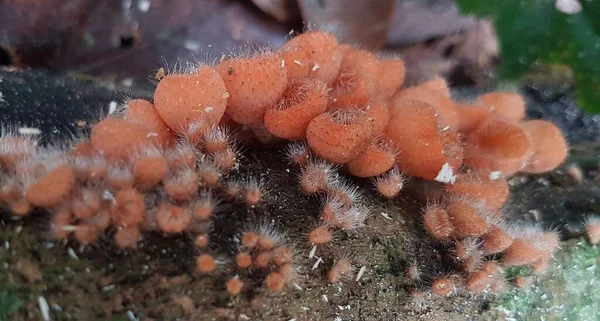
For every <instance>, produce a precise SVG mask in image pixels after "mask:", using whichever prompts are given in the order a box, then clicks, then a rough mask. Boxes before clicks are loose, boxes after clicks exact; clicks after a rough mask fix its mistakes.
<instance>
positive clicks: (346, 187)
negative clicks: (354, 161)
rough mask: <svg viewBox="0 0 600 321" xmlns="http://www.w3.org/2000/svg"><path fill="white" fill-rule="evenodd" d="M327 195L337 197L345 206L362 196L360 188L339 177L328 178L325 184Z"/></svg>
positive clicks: (357, 200)
mask: <svg viewBox="0 0 600 321" xmlns="http://www.w3.org/2000/svg"><path fill="white" fill-rule="evenodd" d="M327 195H328V196H331V197H334V198H336V199H338V200H339V201H340V202H342V204H344V205H346V206H351V205H352V204H356V203H358V202H359V201H360V199H361V198H362V194H361V193H360V188H359V187H358V186H356V185H353V184H352V183H350V182H349V181H347V180H344V179H342V178H341V177H336V179H334V180H330V182H329V184H328V186H327Z"/></svg>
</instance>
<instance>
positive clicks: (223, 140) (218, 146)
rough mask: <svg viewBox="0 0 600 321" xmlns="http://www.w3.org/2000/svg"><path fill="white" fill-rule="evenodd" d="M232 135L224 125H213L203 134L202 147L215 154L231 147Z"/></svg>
mask: <svg viewBox="0 0 600 321" xmlns="http://www.w3.org/2000/svg"><path fill="white" fill-rule="evenodd" d="M230 139H231V135H230V134H229V133H228V132H227V130H226V129H225V128H224V127H221V126H213V127H211V128H210V129H209V130H207V131H206V132H205V133H204V134H203V135H202V147H204V150H205V151H206V152H207V153H208V154H214V153H216V152H219V151H222V150H225V149H227V147H229V145H230V144H229V141H230Z"/></svg>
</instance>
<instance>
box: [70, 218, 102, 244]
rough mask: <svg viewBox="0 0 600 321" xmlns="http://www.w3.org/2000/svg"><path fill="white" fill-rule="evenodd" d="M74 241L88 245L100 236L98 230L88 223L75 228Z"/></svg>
mask: <svg viewBox="0 0 600 321" xmlns="http://www.w3.org/2000/svg"><path fill="white" fill-rule="evenodd" d="M74 235H75V239H76V240H77V242H79V243H80V244H82V245H88V244H91V243H92V242H94V241H95V240H96V239H97V238H98V236H99V235H100V230H99V229H98V228H97V227H96V226H94V225H92V224H88V223H80V224H78V225H77V226H76V227H75V233H74Z"/></svg>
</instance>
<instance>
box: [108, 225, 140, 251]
mask: <svg viewBox="0 0 600 321" xmlns="http://www.w3.org/2000/svg"><path fill="white" fill-rule="evenodd" d="M140 237H141V235H140V230H139V229H138V228H137V226H132V227H125V228H120V229H118V230H117V232H116V233H115V236H114V238H115V244H117V246H118V247H119V248H121V249H134V248H135V247H136V246H137V243H138V241H139V240H140Z"/></svg>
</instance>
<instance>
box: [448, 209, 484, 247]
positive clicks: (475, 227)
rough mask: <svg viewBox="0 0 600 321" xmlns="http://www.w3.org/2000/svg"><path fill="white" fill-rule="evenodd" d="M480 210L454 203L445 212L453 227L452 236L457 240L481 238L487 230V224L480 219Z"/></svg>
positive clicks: (482, 218)
mask: <svg viewBox="0 0 600 321" xmlns="http://www.w3.org/2000/svg"><path fill="white" fill-rule="evenodd" d="M481 210H482V209H480V208H477V207H474V206H471V205H470V204H468V203H466V202H460V201H454V202H451V203H450V204H448V207H447V211H448V214H449V215H450V218H451V221H452V225H454V235H455V236H456V237H459V238H464V237H478V236H482V235H483V234H485V233H486V232H487V231H488V230H489V224H488V222H487V221H486V220H485V219H484V217H482V216H483V215H482V214H483V213H482V212H481Z"/></svg>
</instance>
